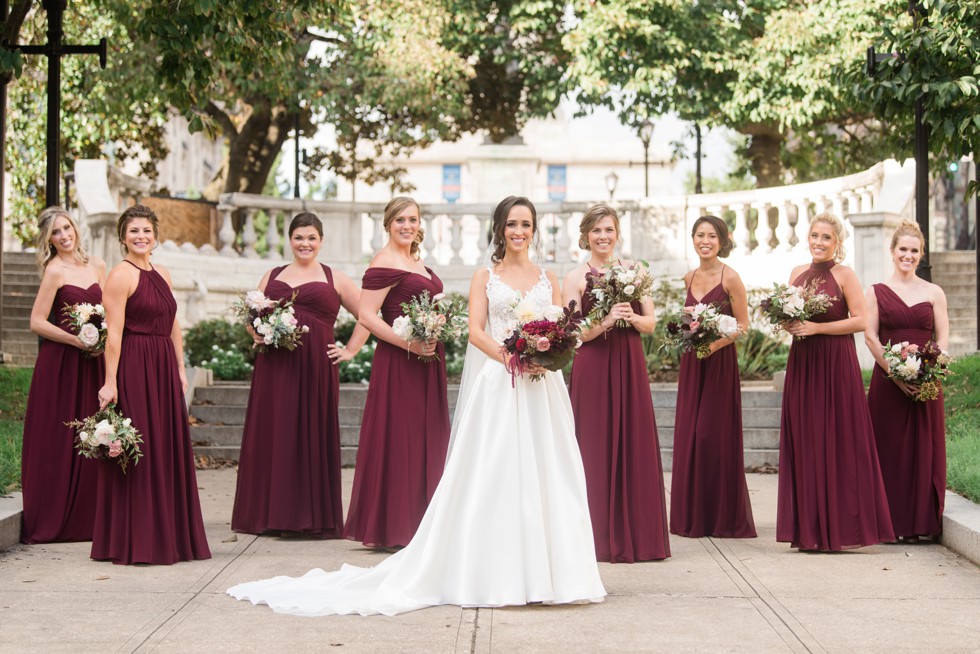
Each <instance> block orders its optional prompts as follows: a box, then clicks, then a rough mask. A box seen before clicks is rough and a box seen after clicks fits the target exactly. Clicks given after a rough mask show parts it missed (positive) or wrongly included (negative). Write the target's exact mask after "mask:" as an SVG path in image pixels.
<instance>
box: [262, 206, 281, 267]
mask: <svg viewBox="0 0 980 654" xmlns="http://www.w3.org/2000/svg"><path fill="white" fill-rule="evenodd" d="M280 213H281V212H279V211H271V210H270V211H269V227H268V228H267V229H266V230H265V244H266V245H268V246H269V250H268V251H267V252H266V253H265V258H266V259H278V258H279V257H280V254H279V214H280Z"/></svg>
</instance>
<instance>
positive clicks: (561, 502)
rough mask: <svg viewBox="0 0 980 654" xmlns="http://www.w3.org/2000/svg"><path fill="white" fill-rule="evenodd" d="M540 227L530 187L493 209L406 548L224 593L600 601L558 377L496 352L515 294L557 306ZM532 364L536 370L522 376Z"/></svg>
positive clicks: (421, 604)
mask: <svg viewBox="0 0 980 654" xmlns="http://www.w3.org/2000/svg"><path fill="white" fill-rule="evenodd" d="M536 228H537V216H536V213H535V210H534V205H533V204H531V202H530V200H528V199H527V198H523V197H513V196H511V197H508V198H506V199H504V200H503V201H502V202H501V203H500V204H499V205H497V208H496V210H495V211H494V214H493V243H492V246H493V247H494V252H493V254H492V256H491V262H492V265H491V266H490V267H489V268H487V269H486V270H480V271H478V272H477V273H476V275H475V276H474V277H473V282H472V284H471V286H470V303H469V314H470V316H469V327H470V338H469V346H468V348H467V353H466V362H465V366H464V369H463V380H462V383H461V386H460V393H459V399H458V401H457V407H456V415H455V419H454V420H453V427H452V435H451V437H450V445H449V456H448V458H447V461H446V469H445V472H444V473H443V476H442V480H441V481H440V483H439V486H438V488H437V489H436V491H435V494H434V496H433V498H432V501H431V502H430V504H429V508H428V510H427V511H426V512H425V516H424V517H423V518H422V523H421V525H419V528H418V531H417V533H416V534H415V537H414V538H413V539H412V541H411V542H410V543H409V544H408V546H407V547H405V549H403V550H401V551H399V552H397V553H396V554H393V555H392V556H390V557H388V558H387V559H385V560H384V561H383V562H382V563H380V564H379V565H377V566H375V567H373V568H358V567H354V566H350V565H344V566H343V567H342V568H341V569H340V570H339V571H336V572H330V573H328V572H324V571H323V570H320V569H316V570H311V571H310V572H308V573H306V574H305V575H304V576H302V577H296V578H294V577H275V578H273V579H267V580H263V581H254V582H249V583H244V584H239V585H237V586H234V587H232V588H230V589H228V594H229V595H231V596H233V597H235V598H236V599H239V600H249V601H251V602H252V603H253V604H267V605H268V606H270V607H271V608H272V609H273V610H274V611H276V612H279V613H290V614H294V615H304V616H317V615H333V614H347V613H359V614H361V615H372V614H384V615H394V614H396V613H404V612H406V611H414V610H416V609H421V608H425V607H428V606H435V605H439V604H457V605H459V606H463V607H485V606H510V605H522V604H528V603H531V602H543V603H549V604H564V603H570V602H590V601H591V602H601V601H602V599H603V597H604V596H605V594H606V591H605V589H604V588H603V586H602V581H601V580H600V578H599V570H598V566H597V564H596V558H595V548H594V545H593V539H592V526H591V522H590V520H589V509H588V502H587V499H586V493H585V474H584V472H583V468H582V459H581V455H580V454H579V450H578V445H577V443H576V440H575V426H574V423H573V419H572V408H571V405H570V403H569V399H568V393H567V391H566V389H565V384H564V381H563V379H562V375H561V373H560V372H547V371H545V370H544V369H541V368H537V367H536V366H532V367H531V368H528V369H526V370H525V373H526V374H527V376H526V377H523V378H521V377H519V378H517V380H516V382H515V383H513V384H512V381H511V376H510V373H508V372H507V371H506V369H505V368H504V363H503V357H502V355H501V352H500V344H501V342H502V341H503V340H504V339H505V338H506V337H507V335H508V334H509V332H510V330H511V329H513V327H514V325H515V319H516V315H515V306H516V305H517V303H518V302H519V301H523V303H524V304H526V303H532V304H533V306H534V308H536V309H537V310H539V311H540V310H541V309H543V308H545V307H547V306H549V305H552V304H556V305H560V304H561V294H560V290H559V287H558V280H557V277H556V276H555V274H554V273H553V272H546V271H544V270H542V269H539V268H538V267H537V266H535V265H534V264H533V263H532V262H531V260H530V258H529V257H528V249H529V246H530V244H531V239H532V238H533V236H534V233H535V230H536ZM536 373H543V374H544V378H543V379H541V380H540V381H530V379H529V377H530V375H532V374H536Z"/></svg>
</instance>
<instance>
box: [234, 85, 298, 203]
mask: <svg viewBox="0 0 980 654" xmlns="http://www.w3.org/2000/svg"><path fill="white" fill-rule="evenodd" d="M292 125H293V114H292V113H291V112H290V111H288V110H287V109H286V108H285V107H284V106H282V105H275V106H273V105H272V104H271V103H270V102H268V101H267V100H261V101H259V102H256V103H255V104H253V105H252V113H251V115H249V117H248V119H247V120H246V121H245V122H244V123H243V124H242V126H241V129H240V130H239V131H238V132H237V133H236V134H234V135H233V136H231V137H230V138H229V143H228V155H227V158H226V160H225V163H224V166H223V171H224V172H225V173H226V174H225V180H224V185H223V186H224V190H223V192H224V193H261V192H262V188H263V187H264V186H265V182H266V180H267V179H268V178H269V174H270V173H271V172H272V166H273V165H274V164H275V162H276V157H278V156H279V152H280V151H281V150H282V146H283V143H285V142H286V139H287V138H289V130H290V128H291V127H292Z"/></svg>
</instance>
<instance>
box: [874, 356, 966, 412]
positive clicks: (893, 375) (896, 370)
mask: <svg viewBox="0 0 980 654" xmlns="http://www.w3.org/2000/svg"><path fill="white" fill-rule="evenodd" d="M883 356H884V358H885V361H887V362H888V378H889V379H897V380H899V381H903V382H905V383H906V384H910V385H912V386H914V387H915V393H914V394H913V395H912V399H914V400H917V401H919V402H927V401H929V400H935V399H936V398H938V397H939V390H940V388H941V387H942V380H943V379H945V378H946V376H947V375H949V374H950V370H949V364H950V363H952V362H953V357H951V356H949V355H948V354H946V353H945V352H943V351H942V350H940V349H939V346H938V345H936V343H935V341H929V342H928V343H926V344H925V345H923V346H922V347H919V346H918V345H915V344H910V343H909V342H908V341H902V342H901V343H896V344H894V345H892V343H891V341H889V342H888V344H887V345H885V351H884V354H883Z"/></svg>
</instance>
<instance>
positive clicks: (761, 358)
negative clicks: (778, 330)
mask: <svg viewBox="0 0 980 654" xmlns="http://www.w3.org/2000/svg"><path fill="white" fill-rule="evenodd" d="M735 347H737V348H738V371H739V374H740V375H741V376H742V379H772V374H773V373H774V372H779V371H780V370H786V361H787V360H788V359H789V346H788V345H786V344H785V343H782V342H780V341H779V340H777V339H776V338H774V337H773V336H772V333H771V332H770V331H769V330H765V331H763V330H759V329H754V328H750V329H749V331H748V333H746V334H745V335H744V336H742V337H741V338H739V339H738V343H736V345H735Z"/></svg>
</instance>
